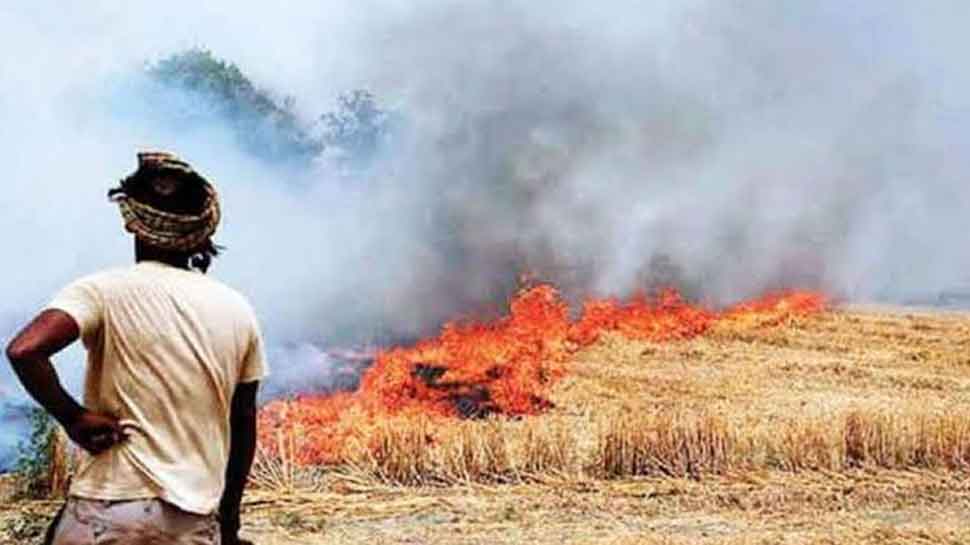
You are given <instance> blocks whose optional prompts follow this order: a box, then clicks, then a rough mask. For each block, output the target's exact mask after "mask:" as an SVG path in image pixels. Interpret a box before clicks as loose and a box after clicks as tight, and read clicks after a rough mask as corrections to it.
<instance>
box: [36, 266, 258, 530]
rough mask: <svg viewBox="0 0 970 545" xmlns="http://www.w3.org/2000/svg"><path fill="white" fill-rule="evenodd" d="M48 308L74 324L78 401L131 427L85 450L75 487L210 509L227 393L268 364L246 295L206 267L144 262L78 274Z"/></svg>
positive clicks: (218, 488) (225, 449)
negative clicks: (106, 446) (80, 366)
mask: <svg viewBox="0 0 970 545" xmlns="http://www.w3.org/2000/svg"><path fill="white" fill-rule="evenodd" d="M48 308H50V309H58V310H62V311H64V312H66V313H67V314H69V315H71V317H73V318H74V320H75V321H77V323H78V326H79V327H80V329H81V339H82V341H83V342H84V346H85V347H86V348H87V350H88V367H87V374H86V376H85V385H84V405H85V407H86V408H88V409H90V410H92V411H96V412H101V413H106V414H111V415H114V416H115V417H117V418H119V419H120V420H121V424H122V426H123V427H124V428H125V429H126V431H127V432H128V435H129V439H128V440H127V441H125V442H123V443H121V444H118V445H116V446H115V447H113V448H111V449H110V450H109V451H107V452H104V453H102V454H100V455H98V456H90V455H88V454H87V453H82V455H81V456H82V458H81V461H80V464H79V467H78V470H77V474H76V475H75V477H74V479H73V481H72V483H71V489H70V494H71V495H73V496H77V497H82V498H90V499H103V500H127V499H140V498H161V499H163V500H165V501H168V502H170V503H172V504H173V505H175V506H177V507H179V508H181V509H183V510H185V511H188V512H191V513H198V514H210V513H213V512H215V511H216V510H217V508H218V505H219V500H220V499H221V497H222V492H223V489H224V487H225V472H226V464H227V463H228V459H229V444H230V432H229V413H230V407H231V402H232V396H233V392H234V391H235V388H236V385H238V384H240V383H246V382H254V381H258V380H261V379H262V378H264V377H265V376H266V374H267V372H268V368H267V365H266V360H265V355H264V349H263V341H262V338H261V336H260V330H259V324H258V322H257V320H256V316H255V313H254V312H253V310H252V307H251V306H250V305H249V303H248V302H247V301H246V299H245V298H244V297H243V296H242V295H240V294H239V293H237V292H236V291H234V290H232V289H230V288H228V287H226V286H225V285H223V284H221V283H219V282H217V281H215V280H213V279H211V278H209V277H207V276H205V275H203V274H201V273H197V272H190V271H186V270H182V269H178V268H175V267H170V266H168V265H164V264H162V263H157V262H141V263H139V264H137V265H135V266H133V267H129V268H126V269H118V270H111V271H106V272H102V273H98V274H95V275H92V276H88V277H85V278H82V279H81V280H78V281H76V282H74V283H72V284H71V285H69V286H68V287H66V288H65V289H64V290H63V291H61V292H60V293H59V294H58V295H57V296H56V297H55V299H54V300H53V301H52V302H51V303H50V305H48Z"/></svg>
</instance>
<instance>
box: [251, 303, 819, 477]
mask: <svg viewBox="0 0 970 545" xmlns="http://www.w3.org/2000/svg"><path fill="white" fill-rule="evenodd" d="M825 305H826V302H825V299H824V297H822V296H821V295H819V294H815V293H808V292H791V293H785V294H777V295H771V296H767V297H763V298H761V299H758V300H755V301H751V302H747V303H743V304H740V305H737V306H735V307H732V308H729V309H727V310H724V311H721V312H716V311H711V310H705V309H703V308H699V307H695V306H691V305H689V304H688V303H686V302H685V301H684V300H683V299H682V298H681V297H680V295H679V294H678V293H677V292H675V291H665V292H662V293H660V294H659V295H658V296H657V297H656V298H655V299H650V298H648V297H645V296H637V297H634V298H633V299H631V300H630V301H628V302H625V303H623V302H620V301H617V300H613V299H607V300H590V301H588V302H587V303H586V304H585V306H584V310H583V313H582V315H581V317H580V319H579V320H578V321H575V322H572V321H571V320H570V319H569V308H568V306H567V305H566V303H565V302H564V301H563V299H562V298H561V296H560V295H559V293H558V291H557V290H556V289H555V288H553V287H552V286H549V285H539V286H536V287H532V288H529V289H526V290H523V291H522V292H520V293H519V294H518V295H517V296H516V297H515V298H514V299H513V300H512V302H511V305H510V312H509V315H508V316H506V317H504V318H502V319H500V320H498V321H496V322H494V323H489V324H460V323H451V324H448V325H446V326H445V327H444V329H443V331H442V333H441V335H440V336H438V337H437V338H433V339H428V340H424V341H422V342H419V343H418V344H416V345H415V346H412V347H408V348H392V349H390V350H386V351H384V352H381V353H380V354H378V356H377V359H376V360H375V362H374V365H373V366H372V367H371V368H369V369H368V370H367V371H366V372H365V373H364V375H363V377H362V380H361V383H360V387H359V389H358V390H357V391H356V392H354V393H342V394H336V395H327V396H312V395H311V396H304V397H300V398H297V399H295V400H290V401H275V402H272V403H270V404H268V405H267V406H266V407H264V408H263V410H262V411H261V414H260V438H261V443H262V444H263V446H264V448H268V449H270V450H271V451H272V450H274V449H275V445H276V444H277V441H276V440H275V438H277V437H278V436H279V434H281V433H282V432H283V431H284V430H289V431H294V430H295V431H297V432H298V435H299V436H300V439H301V441H300V445H299V446H298V447H297V452H295V453H294V455H295V458H296V459H297V461H299V462H301V463H308V464H310V463H312V464H321V463H332V462H336V461H339V457H340V452H341V449H342V448H343V445H344V444H345V443H346V442H347V441H348V440H349V439H350V438H351V437H353V436H355V434H358V435H359V433H360V429H359V428H358V426H359V425H360V424H361V422H365V423H366V422H368V421H369V422H371V423H373V422H374V421H376V420H377V419H379V418H381V417H383V416H391V415H401V414H413V413H421V414H426V415H436V416H440V417H455V416H459V415H460V412H461V401H462V400H465V401H468V402H469V403H472V404H475V405H479V406H483V407H487V409H488V411H489V412H493V413H498V414H503V415H508V416H516V415H527V414H536V413H539V412H541V411H543V410H545V409H547V408H549V407H550V406H551V403H549V402H548V401H546V399H545V396H546V395H547V394H548V392H549V390H550V388H551V387H552V385H553V384H555V383H556V382H557V381H558V380H559V379H560V378H562V377H563V376H564V375H565V374H566V372H567V366H566V364H567V361H568V359H569V356H570V355H571V354H572V353H573V352H575V351H576V350H578V349H580V348H583V347H586V346H589V345H591V344H593V343H594V342H596V341H597V339H599V338H600V336H602V335H603V334H606V333H613V334H619V335H622V336H624V337H627V338H631V339H639V340H649V341H657V342H661V341H673V340H681V339H689V338H692V337H696V336H698V335H701V334H703V333H704V332H706V331H707V330H708V329H710V327H711V326H712V325H713V324H714V323H715V322H717V321H718V320H721V319H730V320H734V319H739V318H742V319H743V318H747V317H750V318H752V319H755V320H757V325H771V324H775V323H779V322H781V321H783V320H785V319H787V318H789V317H791V316H796V315H805V314H811V313H814V312H819V311H821V310H822V309H824V308H825ZM422 371H423V372H426V373H428V374H427V375H425V376H422V374H421V373H422ZM352 414H353V415H357V418H350V417H348V415H352ZM360 417H363V420H361V418H360Z"/></svg>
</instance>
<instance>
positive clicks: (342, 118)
mask: <svg viewBox="0 0 970 545" xmlns="http://www.w3.org/2000/svg"><path fill="white" fill-rule="evenodd" d="M390 121H391V115H390V114H389V113H388V112H387V111H385V110H383V109H381V108H380V107H379V106H378V105H377V101H376V100H375V99H374V95H373V94H371V93H370V91H366V90H363V89H357V90H354V91H352V92H350V93H344V94H342V95H340V96H339V97H338V98H337V110H336V111H334V112H327V113H325V114H323V115H321V116H320V119H319V122H320V125H321V127H322V137H321V143H322V144H323V146H324V148H326V149H328V150H329V151H330V152H331V153H332V154H334V155H335V156H336V159H337V160H338V161H341V162H344V163H347V164H349V166H351V167H354V168H361V167H365V166H367V165H368V164H369V163H370V162H371V161H372V160H373V159H374V158H375V157H376V156H377V153H378V152H379V151H380V149H381V146H382V144H383V143H384V141H385V139H386V138H388V137H389V135H390Z"/></svg>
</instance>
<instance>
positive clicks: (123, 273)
mask: <svg viewBox="0 0 970 545" xmlns="http://www.w3.org/2000/svg"><path fill="white" fill-rule="evenodd" d="M131 278H132V268H131V267H110V268H106V269H101V270H99V271H95V272H89V273H86V274H84V275H82V276H80V277H78V278H77V279H75V280H74V281H72V282H71V283H70V284H69V285H72V286H92V287H101V286H105V285H110V284H115V283H118V282H124V281H126V280H129V279H131Z"/></svg>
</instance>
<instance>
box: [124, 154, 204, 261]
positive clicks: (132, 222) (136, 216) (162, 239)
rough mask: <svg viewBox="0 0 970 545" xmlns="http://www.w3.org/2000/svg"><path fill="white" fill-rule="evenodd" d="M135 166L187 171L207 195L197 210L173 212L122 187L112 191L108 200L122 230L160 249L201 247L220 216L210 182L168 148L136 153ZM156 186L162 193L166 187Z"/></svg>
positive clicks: (190, 249) (188, 250) (186, 249)
mask: <svg viewBox="0 0 970 545" xmlns="http://www.w3.org/2000/svg"><path fill="white" fill-rule="evenodd" d="M138 168H139V170H141V169H152V170H155V171H158V172H165V171H170V172H173V173H181V174H183V175H185V174H188V175H190V176H192V177H195V178H197V179H198V180H200V181H201V182H202V186H203V189H204V190H205V191H206V194H207V197H206V200H205V206H204V207H203V210H202V212H201V213H199V214H175V213H172V212H166V211H164V210H158V209H157V208H154V207H151V206H149V205H147V204H145V203H142V202H139V201H137V200H135V199H134V198H132V197H130V196H129V195H128V194H127V193H126V192H125V191H123V190H116V191H113V192H112V195H111V200H113V201H114V202H116V203H118V206H119V208H120V209H121V217H122V218H123V219H124V222H125V230H127V231H128V232H129V233H133V234H134V235H135V236H136V237H138V238H139V239H142V240H144V241H145V242H147V243H149V244H151V245H152V246H155V247H157V248H161V249H163V250H172V251H182V252H193V251H197V250H199V249H200V248H202V247H204V246H205V245H206V244H207V243H208V242H209V239H210V238H211V237H212V235H213V234H214V233H215V232H216V228H217V227H218V226H219V220H220V218H221V212H220V209H219V196H218V194H217V193H216V190H215V188H214V187H212V184H210V183H209V182H208V181H207V180H206V179H205V178H203V177H202V176H201V175H199V174H198V173H197V172H196V171H195V170H193V169H192V167H191V166H189V164H188V163H186V162H185V161H183V160H181V159H179V158H178V157H177V156H176V155H175V154H172V153H168V152H162V151H150V152H142V153H139V154H138ZM156 189H157V190H158V191H160V192H162V193H164V192H165V191H166V188H165V187H164V186H159V187H157V188H156Z"/></svg>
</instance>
